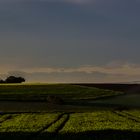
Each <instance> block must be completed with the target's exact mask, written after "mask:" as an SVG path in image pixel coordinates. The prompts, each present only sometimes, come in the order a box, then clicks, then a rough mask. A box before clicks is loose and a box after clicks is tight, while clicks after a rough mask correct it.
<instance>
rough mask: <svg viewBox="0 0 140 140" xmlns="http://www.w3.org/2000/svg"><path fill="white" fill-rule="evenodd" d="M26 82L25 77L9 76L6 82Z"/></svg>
mask: <svg viewBox="0 0 140 140" xmlns="http://www.w3.org/2000/svg"><path fill="white" fill-rule="evenodd" d="M22 82H25V79H24V78H23V77H15V76H9V77H7V78H6V80H5V83H22Z"/></svg>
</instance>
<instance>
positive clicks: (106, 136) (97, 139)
mask: <svg viewBox="0 0 140 140" xmlns="http://www.w3.org/2000/svg"><path fill="white" fill-rule="evenodd" d="M0 139H10V140H18V139H19V140H28V139H30V140H47V139H49V140H55V139H57V140H64V139H66V140H78V139H80V140H93V139H94V140H118V139H119V140H139V139H140V133H139V132H132V131H129V130H128V131H121V130H97V131H86V132H81V133H64V134H60V133H58V134H57V133H48V132H46V133H43V134H39V135H38V136H36V135H35V133H28V132H27V133H25V132H15V133H14V132H12V133H10V132H4V133H3V132H0Z"/></svg>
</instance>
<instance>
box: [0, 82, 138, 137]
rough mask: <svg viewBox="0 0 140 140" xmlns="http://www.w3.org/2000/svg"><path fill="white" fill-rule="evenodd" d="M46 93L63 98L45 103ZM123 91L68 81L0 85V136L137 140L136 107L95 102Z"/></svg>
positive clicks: (118, 95) (116, 96)
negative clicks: (58, 101)
mask: <svg viewBox="0 0 140 140" xmlns="http://www.w3.org/2000/svg"><path fill="white" fill-rule="evenodd" d="M48 95H53V96H57V97H59V98H62V99H63V100H64V101H65V102H64V104H60V105H59V104H50V103H47V100H46V99H47V96H48ZM124 95H125V93H122V92H117V91H111V90H104V89H98V88H94V87H85V86H79V85H69V84H21V85H16V84H13V85H0V111H1V113H0V139H14V140H17V139H20V140H25V139H32V140H46V139H52V140H57V139H58V140H63V139H68V140H69V139H75V140H76V139H83V140H87V139H89V140H90V139H95V140H139V138H140V110H139V108H138V107H137V108H136V107H130V106H127V104H126V106H124V105H123V106H118V105H114V106H113V105H112V104H109V105H108V104H107V102H106V105H105V104H102V103H94V101H95V102H96V101H100V100H112V99H113V98H118V97H121V96H124ZM91 101H93V104H92V103H91Z"/></svg>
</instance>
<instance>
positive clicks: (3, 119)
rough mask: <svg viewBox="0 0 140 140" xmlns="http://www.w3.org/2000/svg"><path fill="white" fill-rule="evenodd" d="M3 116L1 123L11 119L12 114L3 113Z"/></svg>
mask: <svg viewBox="0 0 140 140" xmlns="http://www.w3.org/2000/svg"><path fill="white" fill-rule="evenodd" d="M1 118H2V120H1ZM1 118H0V123H3V122H4V121H7V120H9V119H11V118H12V115H2V117H1Z"/></svg>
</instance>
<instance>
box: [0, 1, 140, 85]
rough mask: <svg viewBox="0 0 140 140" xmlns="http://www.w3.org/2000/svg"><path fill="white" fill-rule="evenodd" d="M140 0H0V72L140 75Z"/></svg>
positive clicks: (63, 77)
mask: <svg viewBox="0 0 140 140" xmlns="http://www.w3.org/2000/svg"><path fill="white" fill-rule="evenodd" d="M139 15H140V0H0V78H5V77H7V76H8V75H15V76H23V77H25V78H26V80H27V82H48V83H49V82H50V83H55V82H62V83H65V82H69V83H73V82H84V83H86V82H87V83H89V82H101V83H110V82H133V81H140V63H139V61H140V55H139V53H140V16H139Z"/></svg>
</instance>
